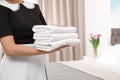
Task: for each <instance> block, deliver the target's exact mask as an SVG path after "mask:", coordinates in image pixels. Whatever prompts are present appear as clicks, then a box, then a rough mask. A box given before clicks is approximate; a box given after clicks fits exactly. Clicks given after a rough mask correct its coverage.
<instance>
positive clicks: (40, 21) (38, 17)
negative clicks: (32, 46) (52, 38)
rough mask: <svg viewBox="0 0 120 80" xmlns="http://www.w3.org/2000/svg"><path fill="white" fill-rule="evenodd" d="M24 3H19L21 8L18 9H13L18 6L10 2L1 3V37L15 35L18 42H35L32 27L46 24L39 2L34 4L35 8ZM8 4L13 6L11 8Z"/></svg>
mask: <svg viewBox="0 0 120 80" xmlns="http://www.w3.org/2000/svg"><path fill="white" fill-rule="evenodd" d="M6 2H7V1H6ZM6 2H5V4H6ZM0 3H1V2H0ZM3 3H4V2H3ZM24 3H25V4H23V3H21V4H18V5H19V6H18V8H19V9H18V10H16V11H14V10H12V8H13V7H15V8H16V6H14V5H15V4H10V3H8V2H7V6H5V5H1V4H0V38H2V37H4V36H7V35H13V36H14V40H15V43H16V44H29V43H33V42H34V39H33V31H32V27H33V26H34V25H46V22H45V20H44V17H43V15H42V13H41V11H40V9H39V6H38V5H37V4H33V5H34V8H31V9H29V8H27V7H26V6H28V7H29V6H30V5H27V4H28V3H27V4H26V2H24ZM8 4H10V5H13V6H12V7H10V8H9V5H8ZM30 4H31V3H30Z"/></svg>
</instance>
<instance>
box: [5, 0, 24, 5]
mask: <svg viewBox="0 0 120 80" xmlns="http://www.w3.org/2000/svg"><path fill="white" fill-rule="evenodd" d="M6 1H7V2H9V3H13V4H15V3H23V0H13V1H11V0H6Z"/></svg>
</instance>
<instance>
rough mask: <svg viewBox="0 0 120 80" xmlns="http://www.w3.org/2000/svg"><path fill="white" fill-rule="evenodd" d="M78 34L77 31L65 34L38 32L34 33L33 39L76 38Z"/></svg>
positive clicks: (55, 39)
mask: <svg viewBox="0 0 120 80" xmlns="http://www.w3.org/2000/svg"><path fill="white" fill-rule="evenodd" d="M77 38H78V34H77V33H68V34H67V33H66V34H40V33H39V32H38V33H34V35H33V39H35V40H41V41H49V42H50V41H51V42H53V41H58V40H63V39H77Z"/></svg>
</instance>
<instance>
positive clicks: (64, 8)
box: [39, 0, 85, 62]
mask: <svg viewBox="0 0 120 80" xmlns="http://www.w3.org/2000/svg"><path fill="white" fill-rule="evenodd" d="M39 6H40V9H41V11H42V13H43V15H44V17H45V19H46V21H47V24H50V25H60V26H74V27H76V28H77V32H78V34H79V38H80V45H78V46H76V47H69V48H66V49H63V50H61V51H58V52H55V53H54V54H53V53H51V54H49V55H46V56H45V59H46V62H51V61H52V62H54V61H68V60H79V59H81V58H82V57H83V54H84V53H85V46H84V45H85V42H84V41H85V37H84V35H85V34H84V33H85V28H84V0H39Z"/></svg>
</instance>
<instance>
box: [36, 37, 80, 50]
mask: <svg viewBox="0 0 120 80" xmlns="http://www.w3.org/2000/svg"><path fill="white" fill-rule="evenodd" d="M79 43H80V40H79V39H64V40H60V41H55V42H40V41H37V40H36V41H35V42H34V45H35V47H36V49H38V50H44V51H52V50H54V49H56V48H58V47H60V46H63V45H70V46H75V45H77V44H79Z"/></svg>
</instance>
